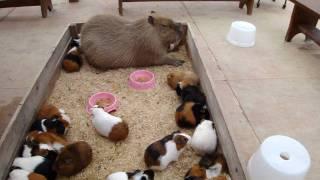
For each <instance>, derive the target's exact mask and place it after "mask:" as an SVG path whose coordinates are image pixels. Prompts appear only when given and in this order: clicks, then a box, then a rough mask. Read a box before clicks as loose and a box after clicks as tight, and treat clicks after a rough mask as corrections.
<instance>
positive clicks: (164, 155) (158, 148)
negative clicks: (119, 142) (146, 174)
mask: <svg viewBox="0 0 320 180" xmlns="http://www.w3.org/2000/svg"><path fill="white" fill-rule="evenodd" d="M189 141H190V136H189V135H187V134H185V133H181V132H180V131H176V132H173V133H172V134H170V135H168V136H165V137H164V138H162V139H160V140H158V141H156V142H154V143H152V144H151V145H149V146H148V147H147V149H146V150H145V153H144V162H145V163H146V165H147V167H148V168H151V169H153V170H164V169H165V168H167V166H168V165H169V164H170V163H171V162H173V161H177V160H178V158H179V156H180V154H181V153H182V152H183V150H184V149H185V147H186V145H187V144H188V143H189Z"/></svg>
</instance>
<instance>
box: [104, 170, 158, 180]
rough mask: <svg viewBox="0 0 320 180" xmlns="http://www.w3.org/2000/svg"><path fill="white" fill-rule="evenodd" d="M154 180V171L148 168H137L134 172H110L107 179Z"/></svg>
mask: <svg viewBox="0 0 320 180" xmlns="http://www.w3.org/2000/svg"><path fill="white" fill-rule="evenodd" d="M129 179H132V180H153V179H154V172H153V171H152V170H150V169H148V170H144V171H142V170H136V171H134V172H115V173H112V174H110V175H109V176H108V177H107V178H106V180H129Z"/></svg>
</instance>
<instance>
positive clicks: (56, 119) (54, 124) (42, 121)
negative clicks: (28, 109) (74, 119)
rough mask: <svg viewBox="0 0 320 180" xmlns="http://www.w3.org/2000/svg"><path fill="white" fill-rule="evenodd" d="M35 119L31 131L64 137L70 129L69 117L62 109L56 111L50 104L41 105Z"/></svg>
mask: <svg viewBox="0 0 320 180" xmlns="http://www.w3.org/2000/svg"><path fill="white" fill-rule="evenodd" d="M36 119H37V120H36V121H35V122H34V124H33V125H32V127H31V130H37V131H44V132H52V133H56V134H58V135H65V134H66V133H67V131H68V129H69V127H70V117H69V116H68V115H67V114H66V113H65V111H64V110H63V109H58V108H57V107H56V106H54V105H52V104H45V105H43V106H42V107H41V109H40V110H39V112H38V114H37V117H36Z"/></svg>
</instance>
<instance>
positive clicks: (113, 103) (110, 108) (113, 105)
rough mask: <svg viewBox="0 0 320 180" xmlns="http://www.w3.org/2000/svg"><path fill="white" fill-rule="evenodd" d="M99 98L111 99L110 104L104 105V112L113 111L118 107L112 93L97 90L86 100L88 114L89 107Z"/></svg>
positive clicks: (89, 111)
mask: <svg viewBox="0 0 320 180" xmlns="http://www.w3.org/2000/svg"><path fill="white" fill-rule="evenodd" d="M100 99H110V100H111V104H110V105H109V106H106V107H104V111H106V112H111V111H115V110H117V109H118V107H119V102H118V100H117V98H116V97H115V96H114V95H113V94H111V93H109V92H98V93H96V94H94V95H92V96H91V97H90V98H89V100H88V104H87V112H88V113H89V114H91V108H92V107H93V106H94V105H96V102H97V101H98V100H100Z"/></svg>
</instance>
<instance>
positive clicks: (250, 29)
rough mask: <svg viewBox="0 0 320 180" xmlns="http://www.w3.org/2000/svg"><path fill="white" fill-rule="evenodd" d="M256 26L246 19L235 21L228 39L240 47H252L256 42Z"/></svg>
mask: <svg viewBox="0 0 320 180" xmlns="http://www.w3.org/2000/svg"><path fill="white" fill-rule="evenodd" d="M255 38H256V27H255V26H254V25H253V24H251V23H248V22H245V21H234V22H233V23H232V24H231V27H230V31H229V33H228V35H227V40H228V42H230V43H231V44H233V45H235V46H239V47H252V46H254V44H255Z"/></svg>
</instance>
